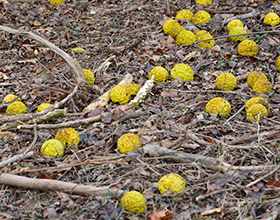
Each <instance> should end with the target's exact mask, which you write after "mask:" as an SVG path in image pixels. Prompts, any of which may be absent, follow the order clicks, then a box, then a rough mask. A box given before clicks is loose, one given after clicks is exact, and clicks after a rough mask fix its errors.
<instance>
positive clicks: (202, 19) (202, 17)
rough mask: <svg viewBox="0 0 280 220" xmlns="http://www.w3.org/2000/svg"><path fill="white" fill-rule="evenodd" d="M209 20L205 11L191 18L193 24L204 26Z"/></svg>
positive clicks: (209, 16)
mask: <svg viewBox="0 0 280 220" xmlns="http://www.w3.org/2000/svg"><path fill="white" fill-rule="evenodd" d="M210 19H211V15H210V14H209V13H208V12H207V11H198V12H197V13H195V15H194V16H193V18H192V21H193V23H195V24H201V25H205V24H206V22H207V21H208V20H210Z"/></svg>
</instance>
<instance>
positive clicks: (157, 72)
mask: <svg viewBox="0 0 280 220" xmlns="http://www.w3.org/2000/svg"><path fill="white" fill-rule="evenodd" d="M152 75H154V82H155V83H162V82H164V81H165V80H168V78H169V73H168V71H167V70H166V69H165V68H163V67H161V66H157V67H155V68H154V69H152V70H151V72H150V73H149V79H151V78H152Z"/></svg>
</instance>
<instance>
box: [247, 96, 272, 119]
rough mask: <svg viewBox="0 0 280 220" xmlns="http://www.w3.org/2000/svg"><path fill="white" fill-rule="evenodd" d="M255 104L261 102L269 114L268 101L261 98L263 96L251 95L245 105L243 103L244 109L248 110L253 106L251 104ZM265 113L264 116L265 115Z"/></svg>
mask: <svg viewBox="0 0 280 220" xmlns="http://www.w3.org/2000/svg"><path fill="white" fill-rule="evenodd" d="M256 104H261V105H263V106H264V107H265V108H266V110H267V115H268V114H269V112H270V104H269V102H268V101H267V100H266V99H265V98H263V97H253V98H251V99H249V100H248V101H247V102H246V105H245V110H246V112H247V111H248V109H249V108H250V107H251V106H253V105H256ZM267 115H265V116H267Z"/></svg>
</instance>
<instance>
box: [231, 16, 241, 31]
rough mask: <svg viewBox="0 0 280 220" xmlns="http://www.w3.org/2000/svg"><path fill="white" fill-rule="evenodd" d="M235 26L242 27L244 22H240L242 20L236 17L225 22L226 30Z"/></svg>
mask: <svg viewBox="0 0 280 220" xmlns="http://www.w3.org/2000/svg"><path fill="white" fill-rule="evenodd" d="M235 27H244V24H243V23H242V21H240V20H238V19H234V20H232V21H230V22H229V23H228V24H227V30H228V31H230V30H231V29H232V28H235Z"/></svg>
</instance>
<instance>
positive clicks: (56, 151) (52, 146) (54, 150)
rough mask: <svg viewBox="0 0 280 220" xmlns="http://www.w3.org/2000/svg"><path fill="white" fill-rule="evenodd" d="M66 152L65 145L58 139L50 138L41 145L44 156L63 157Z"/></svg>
mask: <svg viewBox="0 0 280 220" xmlns="http://www.w3.org/2000/svg"><path fill="white" fill-rule="evenodd" d="M63 153H64V147H63V145H62V143H60V142H59V141H58V140H55V139H50V140H48V141H46V142H44V143H43V145H42V146H41V154H42V156H45V155H47V156H49V157H51V158H54V157H56V156H60V157H62V156H63Z"/></svg>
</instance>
